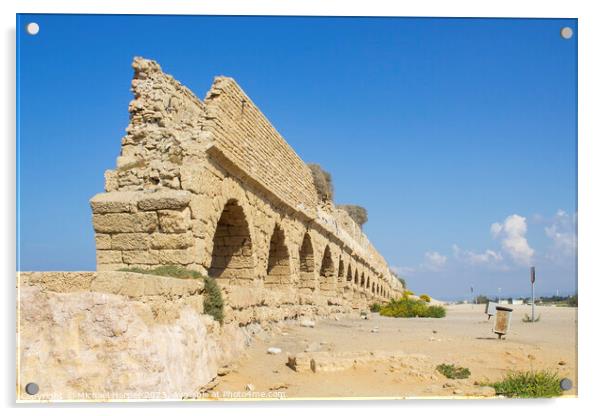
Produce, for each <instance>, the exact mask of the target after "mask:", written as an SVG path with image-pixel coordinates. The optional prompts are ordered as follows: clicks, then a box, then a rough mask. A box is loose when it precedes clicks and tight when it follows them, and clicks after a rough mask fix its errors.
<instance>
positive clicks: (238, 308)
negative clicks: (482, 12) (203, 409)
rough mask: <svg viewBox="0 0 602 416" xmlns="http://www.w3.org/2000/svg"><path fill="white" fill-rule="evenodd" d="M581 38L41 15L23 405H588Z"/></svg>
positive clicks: (549, 33) (475, 22)
mask: <svg viewBox="0 0 602 416" xmlns="http://www.w3.org/2000/svg"><path fill="white" fill-rule="evenodd" d="M577 34H578V30H577V21H576V20H575V19H456V18H454V19H451V18H450V19H447V18H376V17H371V18H343V17H232V16H142V15H139V16H133V15H129V16H126V15H58V14H57V15H18V16H17V65H18V68H17V81H18V87H17V89H18V94H17V95H18V96H17V108H18V125H17V128H18V138H17V140H18V141H17V143H18V165H17V166H18V172H17V174H18V201H19V204H18V220H19V222H18V287H19V292H18V296H19V299H18V305H19V311H18V327H17V328H18V354H17V355H18V363H17V364H18V369H17V370H18V371H17V397H18V399H19V400H23V401H38V400H52V401H58V400H67V401H71V400H96V401H106V400H138V399H170V400H182V399H199V400H202V399H216V398H217V399H221V400H228V399H237V398H244V399H249V400H252V399H269V400H283V399H299V398H332V399H340V398H364V399H370V398H400V397H406V398H408V397H422V398H424V397H460V398H475V397H477V398H485V397H497V398H502V397H505V398H511V397H555V396H569V397H570V396H575V395H576V394H577V378H576V369H577V367H576V365H577V354H576V330H577V327H576V325H577V321H576V317H577V308H576V306H577V293H576V279H577V274H576V269H575V264H576V255H577V253H576V239H575V231H576V226H575V224H576V216H577V212H576V195H577V189H576V147H577V146H576V145H577V135H576V116H577V107H576V85H577V72H576V58H577ZM531 267H534V268H535V269H534V276H535V279H534V284H533V286H532V283H531ZM533 300H534V302H533Z"/></svg>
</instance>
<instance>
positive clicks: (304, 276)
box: [299, 232, 316, 290]
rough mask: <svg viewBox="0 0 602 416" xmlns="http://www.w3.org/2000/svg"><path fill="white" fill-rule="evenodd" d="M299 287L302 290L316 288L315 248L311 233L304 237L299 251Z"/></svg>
mask: <svg viewBox="0 0 602 416" xmlns="http://www.w3.org/2000/svg"><path fill="white" fill-rule="evenodd" d="M299 279H300V280H299V285H300V287H302V288H309V289H312V290H313V289H315V288H316V274H315V260H314V247H313V244H312V242H311V236H310V235H309V233H307V232H306V233H305V234H304V235H303V241H302V242H301V248H300V249H299Z"/></svg>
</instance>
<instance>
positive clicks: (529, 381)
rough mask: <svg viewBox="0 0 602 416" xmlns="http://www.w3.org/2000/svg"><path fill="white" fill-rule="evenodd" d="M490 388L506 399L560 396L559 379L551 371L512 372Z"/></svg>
mask: <svg viewBox="0 0 602 416" xmlns="http://www.w3.org/2000/svg"><path fill="white" fill-rule="evenodd" d="M490 386H491V387H493V388H494V389H495V393H496V394H502V395H504V396H507V397H522V398H535V397H554V396H560V395H562V389H561V388H560V377H558V374H556V373H554V372H551V371H522V372H514V373H510V374H508V375H507V376H506V377H505V378H504V379H503V380H502V381H498V382H497V383H493V384H490Z"/></svg>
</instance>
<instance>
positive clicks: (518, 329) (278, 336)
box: [210, 305, 577, 398]
mask: <svg viewBox="0 0 602 416" xmlns="http://www.w3.org/2000/svg"><path fill="white" fill-rule="evenodd" d="M484 308H485V307H484V305H451V306H447V316H446V317H445V318H442V319H432V318H410V319H408V318H386V317H382V316H379V315H378V314H375V313H373V314H370V316H369V319H368V320H365V319H360V317H359V316H357V317H341V318H340V319H339V320H334V319H328V320H326V319H325V320H318V321H316V325H315V327H313V328H308V327H302V326H300V325H299V322H296V321H291V322H287V323H283V324H281V325H280V326H279V327H277V328H275V329H274V330H273V331H270V332H265V333H261V334H260V335H258V336H256V337H255V338H254V339H253V341H252V344H251V345H250V347H249V348H248V350H247V352H246V355H245V356H244V357H242V358H241V359H240V360H239V361H238V362H237V363H234V364H233V365H232V366H231V368H229V369H227V370H226V371H224V372H222V374H223V375H222V376H220V377H218V379H217V380H216V381H217V385H216V386H215V387H214V388H213V389H212V391H211V392H210V393H211V394H213V395H214V397H222V398H224V397H239V396H240V395H241V394H242V395H244V394H245V393H246V394H247V397H249V396H248V395H249V394H252V396H251V397H274V393H275V392H277V394H278V395H279V396H280V397H286V398H325V397H332V398H362V397H383V398H385V397H388V398H401V397H405V398H408V397H431V396H439V397H440V396H453V397H465V396H471V395H478V392H479V390H478V388H476V387H475V385H476V384H477V383H479V382H485V381H488V380H489V381H495V380H499V379H501V378H502V377H503V376H504V375H505V374H506V373H508V372H509V371H512V370H531V369H533V370H539V369H542V370H544V369H545V370H552V371H556V372H558V374H559V375H560V376H561V377H568V378H570V379H571V380H572V381H573V388H572V389H571V390H569V391H567V392H566V393H565V394H566V395H576V394H577V374H576V369H577V332H576V331H577V309H576V308H566V307H538V308H537V312H536V313H537V314H540V315H541V320H540V321H539V322H536V323H525V322H522V317H523V316H524V315H525V313H528V312H530V307H529V306H527V305H514V306H513V308H514V312H513V314H512V320H511V324H510V330H509V333H508V334H507V336H506V337H505V339H502V340H498V337H497V335H496V334H494V333H493V332H492V328H493V320H494V318H492V319H491V320H490V321H488V320H487V316H486V315H485V314H484ZM270 347H277V348H280V349H282V352H281V353H280V354H275V355H273V354H268V353H267V349H268V348H270ZM305 351H309V352H313V351H330V352H332V354H333V355H334V356H335V357H336V354H339V353H344V352H350V351H353V352H365V353H366V355H367V356H368V355H369V354H370V352H375V351H387V352H398V353H401V352H403V353H405V354H408V356H409V359H408V360H407V361H406V362H404V363H402V364H401V365H394V364H391V363H390V362H387V361H386V360H385V361H373V362H368V363H362V364H359V365H356V366H354V367H353V368H349V369H345V370H341V371H324V372H321V371H318V372H312V371H307V372H296V371H294V370H293V369H291V368H290V367H288V366H287V365H286V364H287V361H288V356H289V355H296V354H298V353H302V352H305ZM335 361H336V358H335ZM441 363H453V364H456V365H459V366H462V367H467V368H469V369H470V371H471V376H470V377H469V378H468V379H466V380H448V379H447V378H445V377H444V376H443V375H441V374H440V373H439V372H438V371H437V370H436V369H435V367H436V366H437V365H438V364H441ZM224 373H226V374H224ZM475 389H477V390H476V391H475ZM264 393H265V396H262V395H263V394H264ZM237 395H239V396H237Z"/></svg>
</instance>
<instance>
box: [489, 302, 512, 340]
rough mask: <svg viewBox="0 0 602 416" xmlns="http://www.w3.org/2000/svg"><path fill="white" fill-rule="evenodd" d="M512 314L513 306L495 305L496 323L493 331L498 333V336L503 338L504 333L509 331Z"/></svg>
mask: <svg viewBox="0 0 602 416" xmlns="http://www.w3.org/2000/svg"><path fill="white" fill-rule="evenodd" d="M511 316H512V309H511V308H506V307H504V306H496V307H495V325H494V326H493V332H495V333H496V334H497V336H498V338H502V335H506V334H507V333H508V329H509V328H510V317H511Z"/></svg>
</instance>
